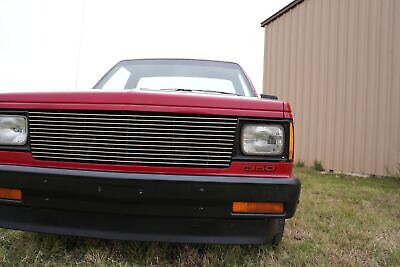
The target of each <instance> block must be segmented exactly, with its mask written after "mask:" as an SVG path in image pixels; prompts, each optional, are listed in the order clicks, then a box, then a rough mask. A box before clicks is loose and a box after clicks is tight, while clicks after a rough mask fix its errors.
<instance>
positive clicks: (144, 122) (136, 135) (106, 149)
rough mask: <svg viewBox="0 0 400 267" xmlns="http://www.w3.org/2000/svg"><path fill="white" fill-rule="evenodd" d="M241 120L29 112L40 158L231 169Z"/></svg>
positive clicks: (32, 140)
mask: <svg viewBox="0 0 400 267" xmlns="http://www.w3.org/2000/svg"><path fill="white" fill-rule="evenodd" d="M236 126H237V118H232V117H217V116H212V117H210V116H197V115H178V114H155V113H133V112H103V111H101V112H100V111H97V112H93V111H30V112H29V132H30V146H31V151H32V155H33V157H34V158H36V159H41V160H60V161H75V162H76V161H77V162H88V163H103V164H104V163H108V164H137V165H160V166H185V167H213V168H223V167H228V166H229V165H230V162H231V158H232V149H233V144H234V139H235V131H236Z"/></svg>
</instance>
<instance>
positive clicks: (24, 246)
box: [0, 168, 400, 266]
mask: <svg viewBox="0 0 400 267" xmlns="http://www.w3.org/2000/svg"><path fill="white" fill-rule="evenodd" d="M295 174H296V175H297V176H299V177H300V178H301V180H302V182H303V187H302V194H301V202H300V205H299V207H298V211H297V214H296V215H295V217H294V218H293V219H291V220H289V221H287V224H286V230H285V235H284V238H283V241H282V243H281V245H280V246H279V247H278V248H276V249H273V248H271V247H268V246H223V245H177V244H161V243H144V242H120V241H104V240H97V239H88V238H75V237H62V236H56V235H45V234H34V233H24V232H19V231H11V230H0V265H29V266H31V265H41V266H43V265H45V266H59V265H78V266H83V265H100V266H110V265H117V266H132V265H133V266H135V265H136V266H137V265H147V266H160V265H161V266H165V265H167V266H226V265H228V266H243V265H245V266H259V265H286V266H287V265H355V266H361V265H363V266H364V265H367V266H378V265H379V266H381V265H386V266H399V265H400V179H399V178H377V177H375V178H359V177H350V176H345V175H334V174H330V175H322V174H320V173H318V172H317V171H315V170H311V169H308V168H298V169H296V170H295Z"/></svg>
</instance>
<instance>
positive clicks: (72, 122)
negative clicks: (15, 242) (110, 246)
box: [0, 59, 300, 245]
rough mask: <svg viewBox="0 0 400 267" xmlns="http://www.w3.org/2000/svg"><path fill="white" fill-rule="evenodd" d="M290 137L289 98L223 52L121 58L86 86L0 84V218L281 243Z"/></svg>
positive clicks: (149, 235)
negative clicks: (257, 82)
mask: <svg viewBox="0 0 400 267" xmlns="http://www.w3.org/2000/svg"><path fill="white" fill-rule="evenodd" d="M293 146H294V141H293V122H292V114H291V110H290V105H289V104H288V103H286V102H282V101H277V100H271V99H268V98H259V97H258V96H257V93H256V91H255V90H254V88H253V86H252V84H251V82H250V81H249V79H248V77H247V76H246V74H245V73H244V71H243V70H242V69H241V67H240V66H239V65H238V64H236V63H231V62H221V61H207V60H190V59H139V60H125V61H121V62H119V63H118V64H116V65H115V66H114V67H113V68H112V69H111V70H110V71H109V72H108V73H106V75H105V76H104V77H103V78H102V79H101V80H100V81H99V82H98V83H97V84H96V85H95V87H94V88H93V89H90V90H87V91H77V92H31V93H4V94H0V227H3V228H11V229H19V230H25V231H34V232H46V233H56V234H65V235H78V236H87V237H98V238H107V239H123V240H143V241H161V242H190V243H228V244H261V243H268V244H272V245H277V244H278V243H279V242H280V240H281V238H282V234H283V229H284V223H285V219H287V218H290V217H292V216H293V215H294V213H295V210H296V206H297V203H298V200H299V194H300V182H299V180H298V179H297V178H294V177H292V167H293V149H294V148H293Z"/></svg>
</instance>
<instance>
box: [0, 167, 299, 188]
mask: <svg viewBox="0 0 400 267" xmlns="http://www.w3.org/2000/svg"><path fill="white" fill-rule="evenodd" d="M0 171H8V172H26V173H31V174H41V175H63V176H71V177H74V176H75V177H91V178H92V177H95V178H107V179H118V180H120V179H126V180H130V179H140V180H151V181H182V182H184V181H189V182H205V183H239V184H288V185H289V184H293V179H291V178H275V177H274V178H266V177H248V176H222V175H181V174H155V173H131V172H114V171H86V170H71V169H60V168H43V167H29V166H19V165H0Z"/></svg>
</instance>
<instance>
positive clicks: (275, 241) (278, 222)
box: [271, 219, 285, 248]
mask: <svg viewBox="0 0 400 267" xmlns="http://www.w3.org/2000/svg"><path fill="white" fill-rule="evenodd" d="M271 223H273V224H274V226H275V227H274V228H275V229H276V232H275V235H274V237H273V238H272V242H271V246H272V247H274V248H276V247H277V246H278V245H279V243H280V242H281V240H282V237H283V231H284V230H285V219H274V220H273V221H272V222H271Z"/></svg>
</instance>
